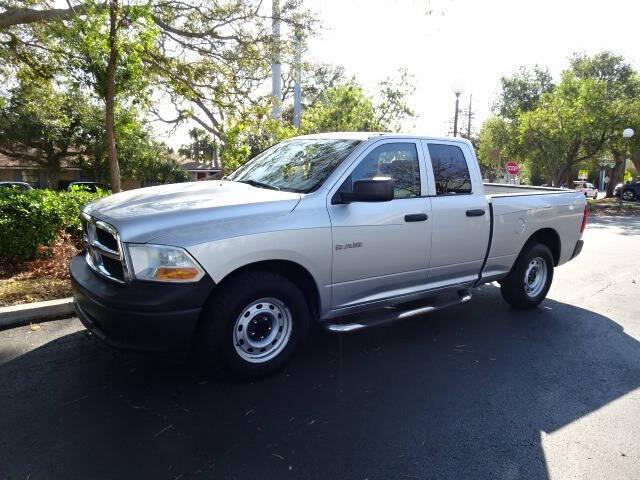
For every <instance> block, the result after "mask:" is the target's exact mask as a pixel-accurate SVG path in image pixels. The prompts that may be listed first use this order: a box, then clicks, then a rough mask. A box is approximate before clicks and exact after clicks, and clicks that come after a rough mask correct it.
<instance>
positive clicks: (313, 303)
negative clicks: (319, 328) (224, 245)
mask: <svg viewBox="0 0 640 480" xmlns="http://www.w3.org/2000/svg"><path fill="white" fill-rule="evenodd" d="M252 270H253V271H258V270H259V271H269V272H274V273H277V274H279V275H282V276H283V277H286V278H288V279H289V280H291V281H292V282H293V283H295V284H296V285H297V286H298V287H299V288H300V289H301V290H302V293H303V294H304V296H305V297H306V298H307V299H309V300H310V305H309V306H310V308H311V313H312V315H313V318H318V315H319V312H320V292H319V291H318V286H317V285H316V282H315V280H314V279H313V276H312V275H311V273H309V271H308V270H307V269H306V268H304V267H303V266H302V265H300V264H298V263H295V262H291V261H289V260H264V261H261V262H255V263H250V264H248V265H244V266H242V267H240V268H238V269H236V270H234V271H233V272H231V273H229V274H228V275H226V276H225V277H224V278H223V279H222V280H221V281H220V283H219V285H222V284H224V283H225V282H227V281H228V280H229V279H230V278H232V277H234V276H236V275H238V274H239V273H244V272H247V271H252Z"/></svg>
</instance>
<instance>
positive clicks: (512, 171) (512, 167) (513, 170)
mask: <svg viewBox="0 0 640 480" xmlns="http://www.w3.org/2000/svg"><path fill="white" fill-rule="evenodd" d="M519 171H520V165H518V164H517V163H516V162H507V173H508V174H509V175H517V174H518V172H519Z"/></svg>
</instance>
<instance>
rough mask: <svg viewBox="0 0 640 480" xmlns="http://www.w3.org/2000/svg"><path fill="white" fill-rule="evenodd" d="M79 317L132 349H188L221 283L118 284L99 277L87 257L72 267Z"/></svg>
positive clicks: (113, 341) (101, 334) (111, 341)
mask: <svg viewBox="0 0 640 480" xmlns="http://www.w3.org/2000/svg"><path fill="white" fill-rule="evenodd" d="M70 270H71V283H72V286H73V296H74V304H75V308H76V312H77V313H78V317H79V318H80V320H81V321H82V323H83V324H84V325H85V327H87V329H88V330H90V331H91V332H93V333H94V334H95V335H96V336H97V337H99V338H100V339H102V340H104V341H105V342H106V343H107V344H109V345H111V346H113V347H116V348H122V349H127V350H140V351H180V350H187V349H188V348H189V346H190V344H191V339H192V337H193V334H194V332H195V330H196V327H197V324H198V319H199V317H200V311H201V309H202V307H203V305H204V303H205V302H206V300H207V298H208V297H209V295H210V294H211V292H212V291H213V288H214V287H215V283H214V282H213V280H212V279H211V278H210V277H209V276H208V275H205V276H204V277H203V278H202V279H201V280H200V281H198V282H196V283H181V284H179V283H161V282H146V281H133V282H131V283H127V284H124V285H120V284H116V283H113V282H111V281H109V280H107V279H104V278H102V277H100V276H99V275H98V274H97V273H95V272H93V271H92V270H91V269H90V268H89V266H88V265H87V262H86V261H85V258H84V255H79V256H77V257H75V258H74V259H73V260H72V262H71V267H70Z"/></svg>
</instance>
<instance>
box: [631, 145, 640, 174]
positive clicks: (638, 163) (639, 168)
mask: <svg viewBox="0 0 640 480" xmlns="http://www.w3.org/2000/svg"><path fill="white" fill-rule="evenodd" d="M629 158H631V163H633V166H634V167H636V172H637V173H638V175H640V148H633V149H632V150H631V155H630V157H629Z"/></svg>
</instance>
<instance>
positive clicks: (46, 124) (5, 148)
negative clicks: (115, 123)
mask: <svg viewBox="0 0 640 480" xmlns="http://www.w3.org/2000/svg"><path fill="white" fill-rule="evenodd" d="M17 82H18V83H17V84H16V85H15V86H14V87H13V88H11V89H10V90H9V92H8V96H7V97H5V102H4V104H3V105H1V106H0V152H2V153H4V154H6V155H10V156H13V157H17V158H20V159H23V160H26V161H29V162H35V163H36V164H38V165H40V166H42V167H44V168H45V169H46V171H47V182H48V185H49V187H50V188H55V187H56V186H57V181H58V177H59V175H60V171H61V162H62V161H63V160H66V161H68V162H72V163H73V162H74V161H76V160H77V159H78V158H79V157H80V156H81V155H82V154H83V151H82V149H81V148H79V139H80V138H81V136H82V134H83V131H84V130H85V129H86V125H87V122H88V119H89V118H90V117H91V115H92V114H94V113H95V111H96V109H95V107H94V106H92V105H91V104H90V103H89V101H88V99H87V98H86V96H85V95H83V94H82V92H81V91H80V90H79V89H77V88H74V89H71V90H64V89H61V88H60V87H59V86H57V85H55V84H54V82H53V81H51V80H47V79H42V78H39V77H37V76H34V75H32V74H31V72H29V71H28V70H21V71H20V72H19V74H18V77H17Z"/></svg>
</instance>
